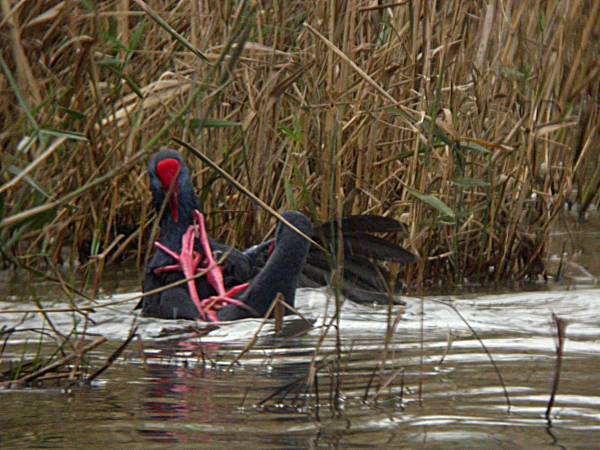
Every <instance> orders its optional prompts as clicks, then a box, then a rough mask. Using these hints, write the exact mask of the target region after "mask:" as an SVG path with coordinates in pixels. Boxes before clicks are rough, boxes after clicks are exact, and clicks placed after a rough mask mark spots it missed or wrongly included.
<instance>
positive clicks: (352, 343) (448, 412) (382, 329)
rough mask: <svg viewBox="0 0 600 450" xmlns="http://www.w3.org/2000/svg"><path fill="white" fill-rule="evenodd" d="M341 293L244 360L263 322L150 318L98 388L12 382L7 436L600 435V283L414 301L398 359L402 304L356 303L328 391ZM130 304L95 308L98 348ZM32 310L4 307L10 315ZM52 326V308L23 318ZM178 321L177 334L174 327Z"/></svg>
mask: <svg viewBox="0 0 600 450" xmlns="http://www.w3.org/2000/svg"><path fill="white" fill-rule="evenodd" d="M127 295H128V294H120V295H115V296H113V297H111V300H120V299H124V298H127ZM327 299H328V295H327V292H326V291H324V290H302V291H300V296H299V299H298V303H299V307H300V311H301V312H302V313H303V314H304V315H305V316H306V318H307V319H309V320H310V322H311V323H312V326H311V325H310V324H308V323H307V322H306V321H304V320H302V319H299V318H292V317H290V318H286V321H285V326H284V329H283V331H282V334H283V335H284V336H276V335H275V332H274V330H273V325H272V324H267V325H266V326H265V327H264V328H263V329H262V331H261V333H260V338H259V339H258V341H257V343H256V345H255V346H254V347H253V348H252V349H251V350H249V351H248V352H247V353H246V354H245V355H244V356H242V357H241V358H240V359H239V361H237V362H235V359H236V358H237V357H238V356H239V355H240V353H241V350H242V349H243V348H244V347H245V346H246V345H247V344H248V342H249V341H250V339H251V338H252V336H253V335H254V334H255V331H256V329H257V327H258V326H259V324H260V322H259V321H256V320H246V321H243V322H238V323H232V324H228V325H225V326H223V327H221V328H219V329H215V330H213V331H211V332H209V333H208V334H206V335H198V334H197V333H195V332H194V331H191V330H189V328H188V326H189V325H190V324H189V322H184V321H180V322H165V321H161V320H156V319H140V320H139V333H140V336H141V339H140V340H137V341H134V342H132V344H131V345H130V347H129V348H128V350H127V351H126V354H125V355H124V357H122V358H121V359H119V360H118V361H117V362H116V363H115V364H114V365H113V366H112V367H111V368H110V369H109V370H108V371H107V372H105V373H104V374H103V375H102V376H101V377H100V378H99V380H98V381H96V382H94V384H93V386H91V387H72V388H70V389H69V390H68V391H65V390H64V389H62V388H61V387H56V388H53V387H52V386H50V387H49V386H48V385H46V387H45V388H42V389H20V390H17V389H13V390H8V391H0V395H1V396H2V397H1V398H2V402H1V403H0V417H1V418H2V419H1V421H2V427H1V430H2V431H0V436H1V439H2V440H1V441H0V444H2V446H5V447H6V446H8V447H16V446H35V447H57V446H73V447H85V446H101V447H119V446H142V445H143V446H144V447H152V446H155V447H163V446H164V445H167V444H168V445H169V447H177V446H179V447H182V448H185V447H189V446H195V447H224V448H232V447H238V448H245V447H249V446H272V447H278V448H281V447H284V448H285V447H294V448H297V447H314V446H328V445H339V446H350V447H354V446H367V447H374V448H381V447H383V446H398V447H403V446H406V447H414V446H430V447H435V448H439V447H447V448H452V447H456V446H461V447H491V446H494V447H509V446H518V447H532V446H535V447H554V446H560V445H564V446H567V447H572V446H579V447H590V446H597V445H598V444H597V442H600V320H599V317H600V314H599V310H600V289H593V288H588V289H572V290H548V291H537V292H520V293H508V294H502V295H497V294H496V295H475V294H470V295H469V296H456V297H448V296H438V297H424V298H422V299H416V298H407V299H405V300H406V301H407V302H408V305H407V307H406V311H405V313H404V314H403V315H402V318H401V319H400V321H399V323H398V326H397V330H396V333H395V335H394V337H393V339H391V340H390V342H389V345H388V348H387V355H386V356H385V360H386V365H385V367H384V368H383V369H384V370H383V372H381V371H380V369H381V366H380V361H381V360H382V357H383V355H382V351H383V348H384V346H383V341H384V336H385V334H386V330H387V329H388V313H387V310H386V307H385V306H384V307H381V306H379V307H377V308H373V307H370V306H364V305H357V304H351V303H346V304H345V305H344V309H343V314H342V319H341V322H340V328H339V329H340V335H339V337H340V341H339V342H340V354H339V356H337V352H336V334H335V331H334V330H332V331H331V332H330V334H329V335H328V337H326V338H325V340H324V341H323V343H322V346H321V352H320V356H318V358H317V359H318V361H321V362H320V363H319V364H317V367H318V368H319V370H318V371H317V375H316V377H317V383H318V392H319V394H318V396H317V395H316V388H315V386H314V385H313V386H311V387H308V388H307V386H306V384H304V383H303V382H304V381H305V380H306V379H307V377H306V376H307V373H308V371H309V368H310V363H311V360H312V359H313V356H314V348H315V346H316V345H317V344H318V342H319V339H320V337H321V335H322V333H323V328H322V327H321V325H322V323H323V321H324V307H325V304H326V303H327ZM438 301H441V302H444V303H445V304H443V303H439V302H438ZM446 304H451V305H453V306H454V307H455V308H456V309H457V310H458V311H460V312H461V314H462V315H463V317H464V319H465V320H466V321H468V323H469V324H470V325H471V326H472V327H473V328H474V329H475V330H476V331H477V333H478V334H479V336H480V337H481V338H482V339H483V341H484V342H485V345H486V346H487V348H488V349H489V351H490V352H491V353H492V354H493V358H494V360H495V361H496V364H497V365H498V368H499V370H500V373H501V375H502V377H503V379H504V382H505V384H506V388H507V391H508V394H509V398H510V402H511V405H512V406H511V407H510V409H509V408H508V406H507V402H506V398H505V394H504V391H503V388H502V386H501V384H500V382H499V378H498V374H497V373H496V371H495V370H494V367H493V366H492V364H491V363H490V361H489V358H488V356H487V354H486V352H485V351H484V350H483V348H482V346H481V344H480V342H479V341H478V340H477V339H475V338H474V337H473V336H472V334H471V332H470V330H469V328H468V327H467V326H466V325H465V323H464V322H463V320H461V318H460V317H459V316H458V315H457V314H456V312H455V311H454V310H452V309H451V308H450V307H448V306H447V305H446ZM13 305H14V303H13ZM9 306H10V305H8V304H7V303H2V304H0V309H7V308H8V307H9ZM46 306H48V305H46ZM54 306H57V305H54ZM13 308H14V306H13ZM397 308H398V307H395V308H394V310H392V311H391V313H392V317H395V315H396V313H397V312H398V309H397ZM130 309H131V305H130V304H122V305H119V306H116V307H112V308H110V309H98V310H97V312H96V313H94V314H93V316H92V317H93V318H94V320H95V322H96V324H95V325H92V326H90V327H89V330H88V331H89V332H90V333H92V334H93V333H97V334H102V335H105V336H107V337H109V338H110V339H111V342H110V343H109V345H108V346H103V347H100V348H99V350H98V351H96V352H95V353H94V355H93V356H95V357H98V358H101V357H105V356H106V355H108V354H109V353H110V351H112V350H113V349H114V348H115V347H116V346H117V345H118V343H119V342H120V341H121V339H122V338H124V337H125V336H126V335H127V334H128V332H129V328H130V324H131V322H132V321H133V318H134V316H133V315H132V314H131V312H130ZM552 312H554V313H555V314H557V315H559V316H560V317H562V318H564V319H566V320H567V321H568V323H569V325H568V328H567V337H568V339H567V341H566V344H565V357H564V360H563V368H562V374H561V382H560V385H559V391H558V396H557V399H556V404H555V407H554V409H553V412H552V419H553V421H552V425H551V426H549V424H548V422H547V421H546V420H545V418H544V412H545V409H546V405H547V402H548V398H549V394H550V391H551V386H552V378H553V374H554V367H555V340H554V338H553V336H554V331H553V330H552V327H551V313H552ZM421 313H423V314H421ZM21 316H22V314H16V313H15V314H14V315H13V314H3V315H2V316H1V321H2V322H0V325H1V324H6V323H14V321H15V319H17V317H21ZM54 316H55V317H54V325H55V326H56V327H57V328H58V329H60V330H62V331H63V332H68V331H69V330H70V329H71V327H72V322H73V321H72V317H71V316H70V315H69V314H64V313H56V314H54ZM40 325H41V322H40V321H39V318H38V316H32V317H31V318H29V319H27V320H26V321H25V322H24V323H23V324H22V326H23V327H25V328H27V327H35V326H40ZM165 327H168V328H169V329H171V331H172V333H171V335H170V336H167V337H161V336H160V335H161V331H162V330H163V329H164V328H165ZM173 330H176V331H173ZM173 333H175V334H173ZM32 347H33V344H32V343H27V342H26V336H24V335H22V336H20V338H15V337H13V338H12V339H11V342H10V344H9V345H8V347H7V349H5V352H4V358H11V357H12V358H15V359H17V358H20V357H21V355H22V354H23V352H28V351H29V352H31V351H33V348H32ZM324 355H327V356H326V357H325V356H324ZM322 361H325V363H323V362H322ZM232 362H235V364H234V366H233V369H229V366H230V365H231V363H232ZM308 379H312V380H313V381H314V379H315V378H314V377H308ZM294 382H296V383H294ZM286 386H287V387H288V388H289V389H288V391H285V390H284V391H280V390H281V388H283V387H286ZM275 393H278V395H275V396H274V397H272V398H270V396H272V395H273V394H275Z"/></svg>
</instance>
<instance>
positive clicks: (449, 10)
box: [0, 0, 600, 286]
mask: <svg viewBox="0 0 600 450" xmlns="http://www.w3.org/2000/svg"><path fill="white" fill-rule="evenodd" d="M0 5H1V7H2V19H1V20H0V33H2V54H1V59H0V63H1V64H0V65H1V69H2V71H1V73H2V75H1V76H0V91H1V92H2V96H1V97H0V122H1V128H0V129H1V130H2V131H1V132H0V146H1V148H2V155H1V157H0V162H1V165H2V166H1V172H0V196H1V197H0V244H1V245H2V256H3V258H4V260H5V261H12V262H13V263H18V264H24V265H27V266H33V267H38V268H39V267H41V266H43V265H47V266H48V267H54V265H55V264H56V263H57V262H61V261H63V260H65V259H79V260H81V262H87V263H88V265H87V267H88V268H90V269H92V270H93V271H96V272H97V271H98V270H99V269H101V268H102V267H104V266H105V265H107V264H111V263H113V262H114V261H116V260H117V259H118V258H121V257H130V258H135V259H136V261H137V263H138V265H139V266H141V265H142V264H143V261H144V255H145V253H146V249H147V246H148V239H149V234H150V230H151V227H152V219H153V213H152V211H151V206H150V194H149V190H148V186H147V180H146V175H145V160H146V157H147V155H148V153H149V152H151V151H154V150H155V149H158V148H159V147H160V146H163V145H173V144H172V141H171V137H177V138H179V139H181V140H183V141H186V142H190V143H191V144H192V145H194V146H195V147H197V148H200V149H201V150H202V151H203V152H204V153H205V154H206V155H207V156H208V157H210V158H211V159H212V160H213V161H216V162H217V163H218V164H219V165H220V166H221V167H222V168H223V169H225V170H226V171H227V172H229V173H230V174H231V175H233V176H234V177H235V178H236V179H237V180H238V181H240V182H241V183H242V184H244V185H245V186H246V187H247V188H248V189H250V190H251V191H252V192H253V193H255V194H256V195H257V196H259V197H260V198H262V199H263V200H264V201H266V202H267V203H268V204H269V205H270V206H272V207H273V208H275V209H277V210H284V209H290V208H298V209H302V210H305V211H308V212H310V213H311V214H312V215H313V218H314V219H315V220H318V219H321V220H323V219H327V218H329V217H333V216H336V215H340V214H357V213H377V214H383V215H388V216H392V217H396V218H400V219H401V220H403V221H405V222H406V223H407V224H409V226H410V234H409V236H408V238H407V240H406V242H405V244H406V245H407V246H408V248H410V249H412V250H413V251H414V252H416V253H418V254H419V255H420V256H421V260H420V262H419V263H418V264H416V265H414V266H413V267H410V268H408V270H407V271H406V273H404V274H403V276H404V278H405V279H406V281H407V282H408V283H409V284H411V285H416V286H422V285H427V283H438V282H441V283H450V284H453V283H462V282H464V281H465V280H468V281H475V282H485V281H500V280H506V279H522V278H526V277H530V278H533V277H536V276H538V275H540V274H541V273H542V271H543V265H542V260H543V256H544V245H545V242H546V237H547V235H548V231H549V227H550V225H551V223H552V220H553V218H554V217H555V216H556V215H557V213H558V212H559V211H560V210H561V209H562V208H563V205H564V204H565V202H566V201H567V200H569V201H575V202H577V203H578V204H579V205H580V206H581V207H582V209H585V208H588V207H590V206H591V205H594V204H597V203H598V200H599V195H598V192H599V191H600V169H599V165H598V163H599V153H600V152H599V151H598V134H599V133H598V131H599V125H600V118H599V112H600V108H599V105H598V98H599V92H598V89H599V86H600V83H599V73H600V64H599V61H598V59H599V58H598V55H599V54H600V48H599V47H600V46H599V44H598V42H600V39H599V36H598V33H599V32H598V29H599V28H598V21H599V9H600V2H597V1H593V0H588V1H580V2H565V1H559V0H548V1H541V0H531V1H527V2H517V1H511V0H498V1H496V2H464V1H444V2H441V1H403V2H389V4H380V2H373V1H366V0H364V1H333V0H331V1H318V2H314V3H313V2H301V1H289V2H265V1H258V2H243V1H233V0H224V1H197V2H196V1H194V2H179V1H155V0H152V1H150V0H149V1H147V2H143V1H141V0H136V1H134V0H118V1H102V2H94V1H93V0H81V1H73V0H65V1H50V2H48V1H29V2H16V3H15V2H9V1H7V0H1V1H0ZM189 163H190V165H191V166H192V168H193V172H194V182H195V184H196V186H197V188H198V192H199V194H200V196H201V198H202V200H203V202H204V206H205V209H206V211H207V212H208V213H209V215H210V216H209V221H208V224H209V227H210V232H211V234H212V235H214V236H215V237H217V238H218V239H221V240H225V241H227V242H230V243H232V244H237V245H240V246H243V245H246V244H249V243H254V242H256V241H258V240H260V239H262V238H264V236H265V234H266V233H267V232H268V231H269V230H270V229H272V227H273V226H274V224H273V223H272V220H271V219H270V215H269V214H267V213H266V212H264V211H262V210H260V209H257V208H256V207H255V206H254V204H253V203H252V202H251V201H250V200H249V199H247V198H246V197H244V196H241V195H240V194H239V193H238V191H236V190H235V189H233V188H232V187H231V186H230V185H229V184H228V183H227V182H225V181H224V180H223V179H222V178H220V177H219V176H218V175H216V174H215V173H214V172H213V171H212V170H211V169H210V168H208V167H206V166H203V165H202V163H201V162H200V161H199V160H197V159H195V158H194V157H193V156H192V155H189Z"/></svg>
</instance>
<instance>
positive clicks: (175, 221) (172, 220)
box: [138, 150, 416, 320]
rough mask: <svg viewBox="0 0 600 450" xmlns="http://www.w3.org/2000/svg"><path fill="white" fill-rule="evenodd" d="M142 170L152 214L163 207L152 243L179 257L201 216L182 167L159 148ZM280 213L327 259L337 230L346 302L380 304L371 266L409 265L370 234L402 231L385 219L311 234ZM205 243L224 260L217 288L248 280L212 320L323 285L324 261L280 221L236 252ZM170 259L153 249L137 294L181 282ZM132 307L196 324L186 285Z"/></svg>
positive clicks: (379, 272) (345, 222)
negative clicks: (269, 235) (262, 238)
mask: <svg viewBox="0 0 600 450" xmlns="http://www.w3.org/2000/svg"><path fill="white" fill-rule="evenodd" d="M148 173H149V176H150V186H151V189H152V194H153V202H154V207H155V209H156V211H157V212H159V211H160V210H161V208H163V206H164V205H166V206H168V211H164V213H163V214H162V216H161V218H160V235H159V242H160V244H162V246H164V247H166V248H167V249H170V250H172V251H173V252H174V253H176V254H180V253H181V251H182V241H183V239H182V238H183V237H184V236H186V233H188V231H189V230H190V227H191V226H193V225H194V217H195V213H194V211H196V210H199V211H201V207H202V205H201V203H200V201H199V199H198V198H197V197H196V195H195V194H194V188H193V183H192V180H191V177H190V173H189V169H188V168H187V166H186V165H185V162H184V160H183V158H182V157H181V155H180V154H179V153H178V152H176V151H175V150H162V151H160V152H158V153H156V154H155V155H154V156H153V157H152V159H151V160H150V164H149V168H148ZM165 199H166V200H165ZM283 216H284V218H285V219H286V220H288V221H289V222H290V223H291V224H292V225H293V226H295V227H296V228H298V229H300V231H302V232H303V233H304V234H306V235H308V236H311V237H312V238H313V240H315V241H316V242H317V243H319V244H320V245H321V246H324V247H326V248H328V249H330V251H332V253H334V254H335V251H334V250H335V249H334V243H335V242H336V241H337V240H338V239H337V237H338V234H339V232H340V231H341V233H342V239H341V241H342V242H343V245H344V252H343V253H344V274H343V275H344V277H343V282H342V293H343V294H344V295H345V296H347V297H349V298H351V299H353V300H357V301H387V299H388V296H389V294H388V289H387V283H386V282H385V278H386V272H385V269H384V268H383V267H382V266H381V264H378V263H376V262H374V261H396V262H400V263H404V264H406V263H410V262H413V261H415V260H416V257H415V256H414V255H412V254H411V253H409V252H407V251H406V250H404V249H403V248H402V247H400V246H397V245H395V244H393V243H391V242H389V241H387V240H385V239H382V238H379V237H377V236H374V235H372V234H370V233H384V232H390V233H396V232H404V231H405V230H404V226H403V225H402V224H400V223H398V222H397V221H395V220H393V219H389V218H385V217H381V216H372V215H364V216H352V217H347V218H344V219H342V221H341V223H337V222H336V221H332V222H328V223H326V224H324V225H321V226H319V227H317V228H316V229H314V230H313V227H312V225H311V223H310V221H309V220H308V219H307V218H306V216H304V215H303V214H301V213H299V212H286V213H284V215H283ZM190 233H191V232H190ZM188 236H189V235H188ZM208 242H209V245H210V248H211V249H212V251H213V252H214V253H216V254H219V255H226V256H227V257H226V260H225V261H224V263H223V265H222V277H223V284H224V287H225V289H227V290H229V289H232V288H234V286H238V285H241V284H243V283H247V282H249V283H250V285H249V287H248V288H247V289H246V290H245V291H243V293H241V292H236V295H235V298H237V299H239V300H240V301H242V302H243V307H242V306H240V305H235V304H229V305H222V306H221V307H220V308H219V310H218V312H217V316H218V320H234V319H239V318H242V317H249V316H263V315H264V314H265V313H266V312H267V311H268V309H269V308H270V306H271V303H272V301H273V299H274V298H275V295H276V294H277V292H280V293H281V294H283V296H284V299H285V301H286V303H288V304H290V305H291V306H294V297H295V290H296V287H297V286H306V287H319V286H324V285H327V284H328V283H329V279H330V276H331V273H332V270H331V258H329V257H328V255H326V254H325V253H324V252H323V251H322V250H320V249H319V248H318V247H316V246H314V245H310V243H309V242H308V241H307V240H306V239H305V238H303V237H302V236H300V235H299V234H298V233H296V232H295V231H293V230H292V229H290V228H289V227H287V226H285V225H284V224H283V223H281V224H279V226H278V228H277V232H276V236H275V238H274V239H271V240H269V241H266V242H263V243H261V244H259V245H256V246H254V247H251V248H249V249H247V250H245V251H243V252H242V251H239V250H237V249H235V248H233V247H230V246H228V245H226V244H222V243H219V242H216V241H213V240H209V241H208ZM188 244H189V242H188ZM193 246H194V250H195V251H196V252H198V253H204V252H203V250H204V249H203V248H202V246H201V243H200V242H198V241H196V242H195V243H194V244H193ZM175 262H176V260H175V258H174V257H173V256H171V255H169V254H168V253H167V252H165V251H163V250H160V249H159V250H157V251H156V253H155V254H154V255H153V257H152V259H151V260H150V262H149V264H148V266H147V268H146V275H145V279H144V282H143V291H144V292H149V291H152V290H154V289H157V288H160V287H163V286H166V285H168V284H171V283H173V282H175V281H179V280H181V279H183V278H185V276H184V275H183V273H182V272H181V271H179V270H175V271H163V270H162V269H161V268H164V267H166V266H172V265H173V264H174V263H175ZM192 283H194V282H192ZM194 284H195V286H196V288H197V291H198V295H199V297H200V298H201V299H208V298H211V297H213V296H215V295H217V292H216V290H215V288H214V286H213V285H212V284H211V283H210V282H209V281H208V279H207V277H206V276H201V277H199V278H197V279H196V281H195V283H194ZM234 289H235V288H234ZM140 307H141V308H142V314H143V315H145V316H152V317H160V318H167V319H177V318H183V319H196V318H199V316H200V313H199V311H198V306H197V305H196V304H195V303H194V301H193V299H192V298H191V296H190V288H189V287H188V286H187V285H186V284H182V285H180V286H178V287H174V288H170V289H167V290H165V291H162V292H160V293H157V294H152V295H148V296H146V297H144V298H143V299H142V301H140V303H139V305H138V308H140ZM213 317H214V316H213Z"/></svg>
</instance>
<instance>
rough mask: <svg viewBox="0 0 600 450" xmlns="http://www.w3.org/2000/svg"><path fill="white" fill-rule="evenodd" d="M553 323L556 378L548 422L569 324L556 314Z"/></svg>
mask: <svg viewBox="0 0 600 450" xmlns="http://www.w3.org/2000/svg"><path fill="white" fill-rule="evenodd" d="M552 321H553V322H552V323H553V325H554V327H555V328H556V363H555V365H554V377H553V379H552V392H551V393H550V398H549V399H548V406H547V407H546V414H545V417H546V420H547V421H548V422H550V421H551V420H552V419H551V418H550V414H551V413H552V408H553V407H554V400H555V398H556V393H557V392H558V384H559V382H560V372H561V369H562V360H563V351H564V348H565V336H566V332H567V322H566V321H565V320H564V319H561V318H560V317H558V316H557V315H556V314H554V313H552Z"/></svg>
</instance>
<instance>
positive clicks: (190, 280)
mask: <svg viewBox="0 0 600 450" xmlns="http://www.w3.org/2000/svg"><path fill="white" fill-rule="evenodd" d="M196 232H197V230H196V226H194V225H190V226H189V228H188V229H187V231H186V232H185V233H184V235H183V236H182V237H181V253H180V254H177V253H175V252H174V251H173V250H171V249H170V248H168V247H167V246H165V245H163V244H161V243H160V242H155V243H154V245H155V246H156V247H157V248H159V249H160V250H162V251H163V252H165V253H166V254H168V255H169V256H171V258H173V259H174V260H175V261H176V264H172V265H169V266H164V267H157V268H156V269H154V273H155V274H157V275H158V274H161V273H165V272H176V271H181V272H182V273H183V275H184V276H185V278H187V285H188V291H189V293H190V298H191V299H192V302H194V305H195V306H196V309H197V310H198V314H199V315H200V317H201V318H202V319H203V320H206V319H207V317H206V314H205V313H204V308H203V307H202V300H201V299H200V295H198V289H197V287H196V280H195V279H194V276H195V275H196V274H197V273H198V266H199V265H200V261H201V260H202V256H201V255H200V254H199V253H198V252H195V251H194V239H195V235H196Z"/></svg>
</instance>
